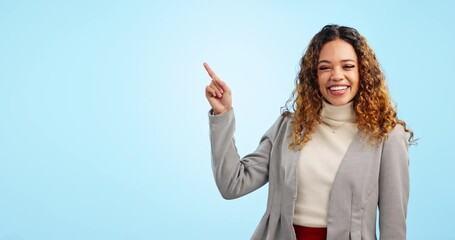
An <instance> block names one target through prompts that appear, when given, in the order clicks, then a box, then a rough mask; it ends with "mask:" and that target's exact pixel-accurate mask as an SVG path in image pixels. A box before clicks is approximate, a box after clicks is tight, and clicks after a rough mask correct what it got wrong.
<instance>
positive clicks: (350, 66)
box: [343, 65, 355, 68]
mask: <svg viewBox="0 0 455 240" xmlns="http://www.w3.org/2000/svg"><path fill="white" fill-rule="evenodd" d="M343 68H355V66H354V65H346V66H344V67H343Z"/></svg>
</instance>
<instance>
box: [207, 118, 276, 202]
mask: <svg viewBox="0 0 455 240" xmlns="http://www.w3.org/2000/svg"><path fill="white" fill-rule="evenodd" d="M282 120H283V117H282V116H280V117H279V118H278V120H277V121H276V122H275V124H274V125H273V126H272V127H271V128H270V129H269V130H268V131H267V132H266V133H265V134H264V136H263V137H262V138H261V140H260V143H259V146H258V148H257V149H256V151H254V152H253V153H251V154H248V155H246V156H245V157H243V158H240V156H239V154H238V152H237V148H236V146H235V140H234V131H235V118H234V111H233V110H231V111H228V112H225V113H223V114H220V115H210V114H209V122H210V143H211V146H212V170H213V175H214V177H215V182H216V185H217V187H218V189H219V191H220V193H221V195H222V196H223V198H225V199H234V198H238V197H241V196H243V195H245V194H248V193H250V192H252V191H254V190H256V189H258V188H259V187H261V186H263V185H264V184H266V183H267V182H268V178H269V160H270V152H271V149H272V145H273V142H274V139H275V137H276V133H277V131H278V129H279V127H280V125H281V123H282Z"/></svg>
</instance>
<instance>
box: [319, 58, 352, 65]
mask: <svg viewBox="0 0 455 240" xmlns="http://www.w3.org/2000/svg"><path fill="white" fill-rule="evenodd" d="M340 62H355V60H354V59H343V60H341V61H340ZM320 63H332V62H330V61H329V60H319V62H318V64H320Z"/></svg>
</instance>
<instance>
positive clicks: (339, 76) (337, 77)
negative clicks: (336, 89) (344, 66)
mask: <svg viewBox="0 0 455 240" xmlns="http://www.w3.org/2000/svg"><path fill="white" fill-rule="evenodd" d="M343 78H344V74H343V71H341V69H339V68H334V69H333V71H332V75H331V76H330V80H332V81H341V80H343Z"/></svg>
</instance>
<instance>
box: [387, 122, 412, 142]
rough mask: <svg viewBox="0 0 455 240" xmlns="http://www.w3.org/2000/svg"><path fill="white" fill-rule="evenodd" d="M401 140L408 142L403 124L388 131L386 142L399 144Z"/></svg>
mask: <svg viewBox="0 0 455 240" xmlns="http://www.w3.org/2000/svg"><path fill="white" fill-rule="evenodd" d="M399 142H406V143H407V142H408V140H407V133H406V131H405V128H404V126H403V125H401V124H397V125H395V127H394V128H393V129H392V130H390V132H388V133H387V137H386V139H385V144H397V143H399Z"/></svg>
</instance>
